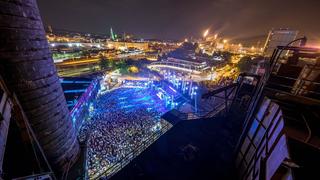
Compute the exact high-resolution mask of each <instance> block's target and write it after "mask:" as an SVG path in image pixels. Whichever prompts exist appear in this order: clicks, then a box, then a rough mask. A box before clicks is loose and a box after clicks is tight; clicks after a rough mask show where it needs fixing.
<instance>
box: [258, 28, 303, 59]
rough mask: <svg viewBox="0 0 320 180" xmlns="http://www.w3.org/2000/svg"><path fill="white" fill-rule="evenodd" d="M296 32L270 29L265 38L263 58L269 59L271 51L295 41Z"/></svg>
mask: <svg viewBox="0 0 320 180" xmlns="http://www.w3.org/2000/svg"><path fill="white" fill-rule="evenodd" d="M297 35H298V31H296V30H290V29H272V30H271V31H270V32H269V34H268V37H267V40H266V42H265V45H264V50H263V54H264V56H267V57H271V55H272V53H273V50H274V49H276V48H277V47H278V46H286V45H287V44H288V43H290V42H291V41H293V40H295V39H296V37H297Z"/></svg>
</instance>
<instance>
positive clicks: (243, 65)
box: [238, 56, 253, 72]
mask: <svg viewBox="0 0 320 180" xmlns="http://www.w3.org/2000/svg"><path fill="white" fill-rule="evenodd" d="M252 64H253V62H252V60H251V57H249V56H244V57H242V58H241V59H240V61H239V63H238V68H239V70H240V72H249V71H250V69H251V66H252Z"/></svg>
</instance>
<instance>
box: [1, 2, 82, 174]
mask: <svg viewBox="0 0 320 180" xmlns="http://www.w3.org/2000/svg"><path fill="white" fill-rule="evenodd" d="M0 19H1V22H0V34H1V36H0V39H1V41H2V43H4V44H5V46H1V49H0V51H1V53H0V59H1V64H0V73H1V79H2V78H3V81H1V87H2V88H3V87H4V88H3V90H4V92H5V93H3V95H2V96H1V97H2V99H4V102H8V99H10V101H11V102H12V106H11V107H12V111H14V113H12V114H14V116H13V118H11V119H10V121H11V123H16V124H18V125H21V124H22V123H21V122H25V124H23V127H22V125H21V127H20V128H22V129H25V131H27V132H28V133H27V134H29V135H30V136H31V137H32V141H31V143H32V144H33V145H34V146H33V147H37V148H38V151H40V152H43V155H44V156H45V159H46V160H47V161H45V162H47V163H48V164H47V166H49V167H51V168H49V171H50V170H51V169H52V170H53V171H54V172H55V174H56V175H57V176H62V175H63V174H64V173H65V172H66V171H68V169H69V168H70V167H71V166H72V165H73V164H74V163H75V161H76V160H77V159H78V156H79V143H78V140H77V137H76V132H75V129H74V128H73V125H72V121H71V118H70V115H69V110H68V108H67V104H66V100H65V97H64V94H63V91H62V88H61V85H60V81H59V78H58V76H57V72H56V68H55V65H54V63H53V60H52V57H51V52H50V51H49V47H48V42H47V39H46V34H45V31H44V28H43V25H42V21H41V17H40V14H39V10H38V7H37V3H36V1H35V0H24V1H20V0H12V1H0ZM10 101H9V102H10ZM9 104H11V103H9ZM4 107H6V109H5V111H3V110H1V111H2V112H4V114H2V116H4V117H5V118H6V119H5V121H3V122H1V129H3V132H4V133H5V132H6V131H7V130H6V126H7V125H8V124H9V122H8V121H9V117H10V116H9V112H10V106H8V103H5V106H4ZM12 121H15V122H12ZM22 133H23V131H22ZM2 137H5V136H1V138H2ZM22 137H23V138H24V139H25V140H26V139H27V136H26V135H23V136H22ZM26 143H27V142H26ZM37 145H39V146H37ZM3 148H4V147H3V146H2V147H1V151H3V150H4V149H3ZM0 156H2V157H1V158H0V159H3V153H2V154H0ZM39 166H40V167H39V172H38V173H43V171H42V170H43V169H44V168H43V167H45V166H43V165H39ZM29 167H31V165H30V166H29ZM25 169H27V168H25ZM41 169H42V170H41ZM33 172H34V173H37V172H36V171H33ZM51 173H53V172H51ZM9 178H13V177H10V176H9Z"/></svg>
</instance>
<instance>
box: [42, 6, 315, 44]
mask: <svg viewBox="0 0 320 180" xmlns="http://www.w3.org/2000/svg"><path fill="white" fill-rule="evenodd" d="M38 5H39V8H40V12H41V15H42V17H43V20H44V23H45V24H50V25H52V26H53V27H54V28H57V29H68V30H75V31H80V32H92V33H102V34H109V29H110V27H113V29H114V31H115V32H116V33H122V32H128V33H132V34H135V35H137V36H138V37H143V38H161V39H177V40H178V39H184V38H185V37H190V36H194V37H197V36H198V37H199V36H201V34H202V33H203V31H204V29H206V28H208V27H209V28H210V29H211V32H213V31H214V32H218V33H220V34H222V35H224V36H225V37H227V38H228V39H231V40H233V41H238V42H239V41H241V40H253V39H254V40H255V41H256V39H259V38H260V39H264V36H265V35H266V34H267V32H268V30H270V29H271V28H280V27H282V28H291V29H297V30H299V31H300V35H307V37H308V38H309V39H310V40H312V42H313V43H319V45H320V22H319V18H320V0H38Z"/></svg>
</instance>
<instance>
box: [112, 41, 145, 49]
mask: <svg viewBox="0 0 320 180" xmlns="http://www.w3.org/2000/svg"><path fill="white" fill-rule="evenodd" d="M107 47H108V48H109V49H119V50H126V49H130V48H134V49H139V50H142V51H146V50H148V48H149V43H148V42H124V41H123V42H121V41H108V42H107Z"/></svg>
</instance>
